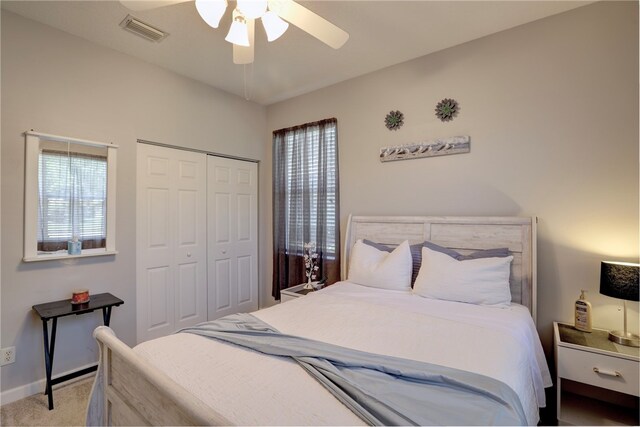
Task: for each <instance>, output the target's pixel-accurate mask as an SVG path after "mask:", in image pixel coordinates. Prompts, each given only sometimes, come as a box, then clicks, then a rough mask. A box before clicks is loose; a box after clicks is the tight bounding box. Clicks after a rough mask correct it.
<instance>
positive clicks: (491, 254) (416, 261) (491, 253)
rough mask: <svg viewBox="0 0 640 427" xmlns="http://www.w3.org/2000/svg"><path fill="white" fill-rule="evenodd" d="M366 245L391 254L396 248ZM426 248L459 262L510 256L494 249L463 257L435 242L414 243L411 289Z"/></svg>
mask: <svg viewBox="0 0 640 427" xmlns="http://www.w3.org/2000/svg"><path fill="white" fill-rule="evenodd" d="M362 242H363V243H364V244H366V245H369V246H372V247H374V248H376V249H378V250H379V251H386V252H391V251H392V250H393V249H394V248H392V247H390V246H387V245H383V244H381V243H377V242H372V241H371V240H366V239H365V240H363V241H362ZM423 246H425V247H427V248H429V249H431V250H432V251H436V252H441V253H443V254H447V255H449V256H450V257H451V258H455V259H457V260H458V261H465V260H468V259H479V258H504V257H508V256H509V249H508V248H493V249H483V250H479V251H475V252H472V253H470V254H469V255H462V254H461V253H459V252H457V251H454V250H453V249H449V248H445V247H444V246H440V245H436V244H435V243H433V242H429V241H428V240H425V241H424V242H422V243H414V244H413V245H410V246H409V249H410V250H411V260H412V261H413V269H412V271H411V287H413V283H414V282H415V281H416V277H418V272H419V271H420V266H421V265H422V247H423Z"/></svg>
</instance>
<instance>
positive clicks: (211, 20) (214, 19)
mask: <svg viewBox="0 0 640 427" xmlns="http://www.w3.org/2000/svg"><path fill="white" fill-rule="evenodd" d="M187 1H192V0H145V1H140V0H120V3H122V5H124V6H125V7H126V8H128V9H130V10H133V11H143V10H150V9H156V8H159V7H163V6H171V5H174V4H178V3H184V2H187ZM195 4H196V9H197V11H198V13H199V14H200V17H202V19H203V20H204V21H205V22H206V23H207V24H208V25H209V26H211V27H213V28H218V25H219V24H220V20H221V19H222V17H223V15H224V14H225V11H226V10H227V6H228V3H227V0H195ZM257 19H260V20H261V21H262V25H263V27H264V29H265V32H266V33H267V40H268V41H270V42H271V41H274V40H276V39H277V38H278V37H280V36H281V35H282V34H284V32H285V31H286V30H287V28H288V27H289V23H291V24H293V25H295V26H296V27H298V28H300V29H301V30H303V31H305V32H307V33H309V34H311V35H312V36H314V37H315V38H317V39H318V40H320V41H321V42H323V43H325V44H327V45H329V46H331V47H332V48H334V49H339V48H340V47H342V45H344V44H345V43H346V41H347V40H348V39H349V33H347V32H346V31H344V30H342V29H341V28H338V27H337V26H335V25H334V24H332V23H331V22H329V21H327V20H326V19H324V18H323V17H321V16H320V15H317V14H315V13H314V12H312V11H310V10H309V9H307V8H306V7H304V6H302V5H300V4H299V3H296V2H295V1H293V0H237V1H236V7H235V8H234V10H233V13H232V21H231V27H230V29H229V33H228V34H227V36H226V37H225V40H226V41H228V42H230V43H232V44H233V62H234V63H235V64H250V63H252V62H253V56H254V37H255V22H256V20H257Z"/></svg>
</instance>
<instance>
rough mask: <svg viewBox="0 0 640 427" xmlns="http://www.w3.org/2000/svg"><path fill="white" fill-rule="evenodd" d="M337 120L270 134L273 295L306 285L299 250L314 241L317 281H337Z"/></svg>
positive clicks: (338, 269)
mask: <svg viewBox="0 0 640 427" xmlns="http://www.w3.org/2000/svg"><path fill="white" fill-rule="evenodd" d="M338 182H339V181H338V132H337V120H336V119H334V118H332V119H327V120H322V121H320V122H314V123H307V124H305V125H301V126H296V127H293V128H287V129H280V130H277V131H275V132H273V292H272V295H273V297H274V298H275V299H277V300H279V299H280V290H281V289H285V288H288V287H290V286H294V285H297V284H300V283H304V282H305V280H306V279H305V269H304V262H303V258H302V257H303V253H304V249H303V245H304V243H306V242H315V244H316V252H317V253H318V254H319V257H320V263H319V266H320V270H319V275H318V277H319V278H325V279H326V280H327V284H332V283H335V282H337V281H338V280H340V221H339V207H340V198H339V186H338Z"/></svg>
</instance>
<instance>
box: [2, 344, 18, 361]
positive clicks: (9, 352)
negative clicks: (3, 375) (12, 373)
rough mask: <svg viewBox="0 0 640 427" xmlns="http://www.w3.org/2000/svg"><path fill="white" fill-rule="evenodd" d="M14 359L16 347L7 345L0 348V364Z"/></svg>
mask: <svg viewBox="0 0 640 427" xmlns="http://www.w3.org/2000/svg"><path fill="white" fill-rule="evenodd" d="M15 361H16V348H15V347H7V348H3V349H2V350H0V366H4V365H8V364H10V363H13V362H15Z"/></svg>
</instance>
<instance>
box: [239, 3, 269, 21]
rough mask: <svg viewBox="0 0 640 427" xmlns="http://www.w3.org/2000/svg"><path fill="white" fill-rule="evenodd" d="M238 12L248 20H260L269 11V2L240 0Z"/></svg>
mask: <svg viewBox="0 0 640 427" xmlns="http://www.w3.org/2000/svg"><path fill="white" fill-rule="evenodd" d="M238 10H239V11H240V12H241V13H242V14H243V15H244V16H245V17H246V18H247V19H258V18H260V17H261V16H262V15H264V14H265V12H266V11H267V0H238Z"/></svg>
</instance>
